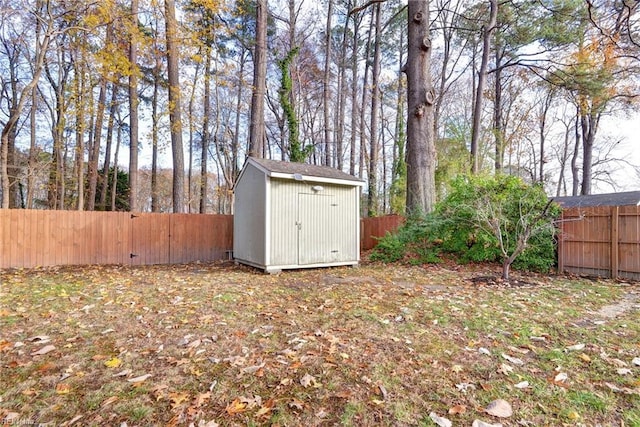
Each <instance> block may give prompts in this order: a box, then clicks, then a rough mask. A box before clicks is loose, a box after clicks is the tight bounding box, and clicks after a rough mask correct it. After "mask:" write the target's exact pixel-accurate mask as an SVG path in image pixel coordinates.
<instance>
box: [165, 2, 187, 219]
mask: <svg viewBox="0 0 640 427" xmlns="http://www.w3.org/2000/svg"><path fill="white" fill-rule="evenodd" d="M164 9H165V25H166V30H165V32H166V37H167V74H168V76H169V122H170V123H171V153H172V157H173V212H174V213H183V212H184V194H185V192H184V152H183V146H182V106H181V105H180V102H181V101H180V79H179V72H180V70H179V68H178V67H179V63H178V57H179V54H180V51H179V49H178V46H177V43H176V39H177V36H178V25H177V22H176V7H175V2H174V0H165V1H164Z"/></svg>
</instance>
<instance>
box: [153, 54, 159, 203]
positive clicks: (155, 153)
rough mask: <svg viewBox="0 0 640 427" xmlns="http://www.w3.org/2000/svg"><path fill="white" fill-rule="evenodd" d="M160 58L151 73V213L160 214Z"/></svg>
mask: <svg viewBox="0 0 640 427" xmlns="http://www.w3.org/2000/svg"><path fill="white" fill-rule="evenodd" d="M160 63H161V60H160V58H156V67H155V69H154V71H153V73H154V74H153V95H152V97H151V212H160V202H159V200H158V198H159V197H160V196H159V194H158V122H159V121H160V118H159V117H158V97H159V92H160Z"/></svg>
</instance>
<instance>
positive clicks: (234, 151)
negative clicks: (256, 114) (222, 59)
mask: <svg viewBox="0 0 640 427" xmlns="http://www.w3.org/2000/svg"><path fill="white" fill-rule="evenodd" d="M245 61H246V57H245V55H244V53H243V54H242V55H241V58H240V70H239V71H238V93H237V95H236V96H237V98H236V118H235V132H234V135H233V142H232V146H231V163H232V165H231V175H233V182H234V183H235V180H236V178H237V177H238V174H239V172H240V171H239V167H238V152H239V151H240V116H241V114H240V113H241V105H242V92H243V89H244V67H245Z"/></svg>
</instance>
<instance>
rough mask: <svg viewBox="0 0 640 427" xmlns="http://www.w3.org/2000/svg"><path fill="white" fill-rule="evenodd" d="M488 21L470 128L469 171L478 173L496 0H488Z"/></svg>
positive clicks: (496, 6)
mask: <svg viewBox="0 0 640 427" xmlns="http://www.w3.org/2000/svg"><path fill="white" fill-rule="evenodd" d="M489 4H490V9H489V22H488V23H487V25H485V26H484V34H483V38H482V61H481V62H480V70H479V72H478V86H477V88H476V91H477V92H476V96H475V104H474V106H473V124H472V128H471V173H474V174H476V173H478V171H479V170H480V166H479V161H480V159H479V158H478V156H479V153H478V143H479V141H480V126H481V120H480V119H481V115H482V100H483V96H482V94H483V92H484V86H485V84H486V82H487V70H488V68H489V53H490V47H491V46H490V45H491V35H492V34H493V31H494V30H495V28H496V22H497V19H498V0H489Z"/></svg>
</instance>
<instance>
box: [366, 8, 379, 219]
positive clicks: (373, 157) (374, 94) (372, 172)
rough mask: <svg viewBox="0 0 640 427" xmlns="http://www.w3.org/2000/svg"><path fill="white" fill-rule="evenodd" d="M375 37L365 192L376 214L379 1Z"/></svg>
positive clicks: (368, 204)
mask: <svg viewBox="0 0 640 427" xmlns="http://www.w3.org/2000/svg"><path fill="white" fill-rule="evenodd" d="M374 13H375V22H376V23H375V27H374V30H373V31H375V38H374V43H373V52H374V53H373V69H372V76H371V131H370V132H371V133H370V137H369V170H368V178H369V187H368V192H367V213H368V215H369V216H376V215H378V210H379V200H378V150H379V147H378V120H379V117H380V116H379V114H380V111H379V108H380V40H381V37H382V34H381V33H382V16H381V15H382V12H381V6H380V3H377V4H376V5H375V7H374Z"/></svg>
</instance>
